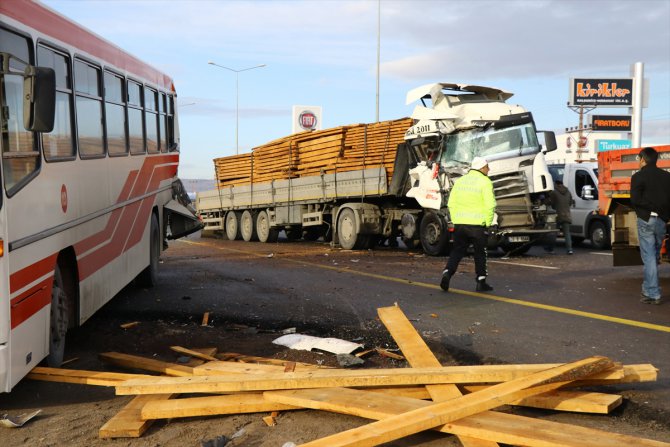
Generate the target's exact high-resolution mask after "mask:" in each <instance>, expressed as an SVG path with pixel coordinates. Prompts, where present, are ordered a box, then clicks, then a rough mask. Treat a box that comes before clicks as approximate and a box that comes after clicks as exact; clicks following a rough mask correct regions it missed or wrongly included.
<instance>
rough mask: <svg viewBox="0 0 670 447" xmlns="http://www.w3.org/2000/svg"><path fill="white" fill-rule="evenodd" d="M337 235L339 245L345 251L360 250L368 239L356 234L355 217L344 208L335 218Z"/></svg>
mask: <svg viewBox="0 0 670 447" xmlns="http://www.w3.org/2000/svg"><path fill="white" fill-rule="evenodd" d="M337 235H338V237H339V240H340V245H341V246H342V248H344V249H345V250H353V249H356V248H362V247H363V246H364V245H365V243H366V242H368V238H367V237H366V236H365V235H363V234H358V229H357V228H356V215H355V214H354V210H352V209H351V208H345V209H343V210H342V212H341V213H340V215H339V217H338V218H337Z"/></svg>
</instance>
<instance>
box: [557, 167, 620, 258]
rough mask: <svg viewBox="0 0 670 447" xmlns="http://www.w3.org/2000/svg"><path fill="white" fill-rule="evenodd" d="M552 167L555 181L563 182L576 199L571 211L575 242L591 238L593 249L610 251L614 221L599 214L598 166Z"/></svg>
mask: <svg viewBox="0 0 670 447" xmlns="http://www.w3.org/2000/svg"><path fill="white" fill-rule="evenodd" d="M548 168H549V172H550V173H551V176H552V177H553V179H554V181H556V180H562V181H563V184H564V185H565V187H566V188H568V190H569V191H570V194H572V198H573V199H574V200H575V204H574V206H573V207H572V209H571V210H570V214H571V217H572V224H571V225H570V230H571V231H570V233H571V234H572V240H573V241H574V242H575V243H579V242H581V241H583V240H585V239H588V240H590V241H591V244H592V245H593V248H596V249H606V248H609V246H610V221H609V218H608V217H607V216H602V215H600V214H598V163H597V162H574V163H552V164H549V165H548Z"/></svg>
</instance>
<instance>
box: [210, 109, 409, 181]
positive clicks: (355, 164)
mask: <svg viewBox="0 0 670 447" xmlns="http://www.w3.org/2000/svg"><path fill="white" fill-rule="evenodd" d="M411 124H412V120H411V119H410V118H402V119H398V120H391V121H382V122H379V123H372V124H353V125H348V126H340V127H334V128H330V129H324V130H319V131H314V132H301V133H298V134H294V135H289V136H287V137H283V138H280V139H277V140H274V141H271V142H269V143H266V144H264V145H262V146H258V147H255V148H253V150H252V152H251V153H248V154H240V155H231V156H228V157H220V158H215V159H214V169H215V173H216V179H217V184H218V186H219V187H224V186H236V185H245V184H249V183H263V182H269V181H272V180H283V179H289V178H297V177H305V176H310V175H319V174H322V173H324V174H331V173H337V172H347V171H355V170H360V169H366V168H370V167H381V168H384V169H386V173H387V178H390V177H391V176H392V175H393V163H394V161H395V155H396V150H397V146H398V144H400V143H402V142H403V137H404V135H405V131H407V129H408V128H409V127H410V126H411Z"/></svg>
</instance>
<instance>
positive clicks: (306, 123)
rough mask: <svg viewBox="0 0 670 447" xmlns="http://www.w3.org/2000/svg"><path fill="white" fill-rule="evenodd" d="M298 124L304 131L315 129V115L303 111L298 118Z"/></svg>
mask: <svg viewBox="0 0 670 447" xmlns="http://www.w3.org/2000/svg"><path fill="white" fill-rule="evenodd" d="M298 124H299V125H300V127H302V128H303V129H305V130H312V129H315V128H316V115H315V114H314V113H313V112H310V111H309V110H305V111H304V112H302V113H301V114H300V116H298Z"/></svg>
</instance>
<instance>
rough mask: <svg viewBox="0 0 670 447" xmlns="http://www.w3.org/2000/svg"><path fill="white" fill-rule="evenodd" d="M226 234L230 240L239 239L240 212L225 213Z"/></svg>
mask: <svg viewBox="0 0 670 447" xmlns="http://www.w3.org/2000/svg"><path fill="white" fill-rule="evenodd" d="M226 236H228V239H229V240H231V241H234V240H236V239H240V238H241V237H242V235H241V234H240V212H239V211H228V213H227V214H226Z"/></svg>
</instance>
